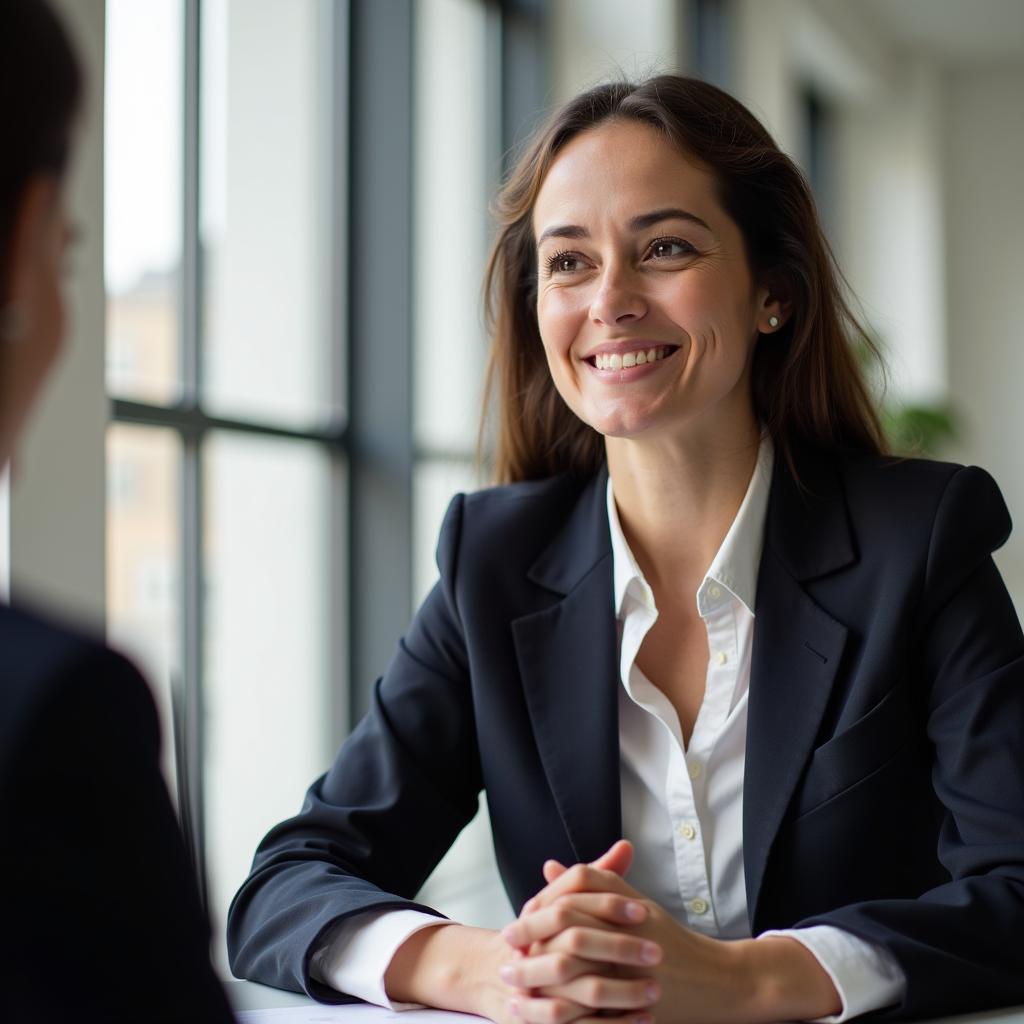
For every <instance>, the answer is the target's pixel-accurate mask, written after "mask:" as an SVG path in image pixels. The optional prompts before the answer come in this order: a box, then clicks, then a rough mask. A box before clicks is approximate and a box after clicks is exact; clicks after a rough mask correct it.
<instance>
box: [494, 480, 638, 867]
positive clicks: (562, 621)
mask: <svg viewBox="0 0 1024 1024" xmlns="http://www.w3.org/2000/svg"><path fill="white" fill-rule="evenodd" d="M607 481H608V474H607V472H606V471H603V472H601V473H599V474H598V475H597V477H595V479H594V480H593V481H591V483H590V484H588V485H587V487H586V489H585V490H584V491H583V493H582V494H581V496H580V498H579V500H578V501H577V503H576V506H575V508H574V509H573V512H572V514H571V515H570V517H569V520H568V521H567V523H566V525H565V527H564V528H563V529H562V530H561V532H560V533H559V534H558V535H557V536H556V537H555V539H554V541H552V543H551V544H550V545H549V546H548V548H547V549H546V550H545V551H544V553H543V554H542V555H541V557H540V558H539V559H538V560H537V562H536V563H535V564H534V565H533V567H532V568H531V570H530V573H529V578H530V579H531V580H533V582H535V583H537V584H539V585H540V586H542V587H544V588H545V589H546V590H549V591H551V592H553V593H554V594H556V595H558V596H559V598H560V599H559V600H556V601H555V602H554V603H553V604H551V605H549V606H548V607H546V608H544V609H543V610H542V611H539V612H534V613H532V614H530V615H525V616H523V617H522V618H519V619H516V620H514V621H513V623H512V633H513V637H514V639H515V646H516V656H517V659H518V663H519V671H520V673H521V676H522V680H523V689H524V692H525V695H526V701H527V706H528V708H529V712H530V718H531V721H532V724H533V731H534V736H535V737H536V742H537V747H538V752H539V754H540V758H541V761H542V763H543V765H544V771H545V774H546V776H547V780H548V785H549V786H550V787H551V792H552V794H553V795H554V799H555V803H556V805H557V807H558V811H559V814H560V815H561V817H562V821H563V823H564V825H565V829H566V833H567V834H568V836H569V841H570V843H571V845H572V848H573V851H574V852H575V854H576V858H577V859H578V860H580V861H590V860H594V859H595V858H596V857H598V856H599V855H600V854H602V853H603V852H604V851H605V850H606V849H607V848H608V847H609V846H610V845H611V844H612V843H613V842H614V841H615V840H616V839H618V838H620V837H621V834H622V821H621V806H620V792H619V723H618V704H617V684H618V666H617V663H616V658H617V639H616V622H615V609H614V607H613V600H614V599H613V587H612V553H611V541H610V539H609V534H608V517H607V512H606V506H605V496H606V487H607Z"/></svg>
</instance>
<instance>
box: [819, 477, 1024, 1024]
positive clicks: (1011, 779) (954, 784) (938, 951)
mask: <svg viewBox="0 0 1024 1024" xmlns="http://www.w3.org/2000/svg"><path fill="white" fill-rule="evenodd" d="M1009 532H1010V518H1009V514H1008V512H1007V510H1006V506H1005V504H1004V502H1003V499H1002V496H1001V494H1000V493H999V489H998V487H997V486H996V484H995V482H994V481H993V480H992V478H991V477H990V476H989V475H988V474H987V473H985V472H984V471H983V470H980V469H977V468H975V467H968V468H964V469H961V470H959V471H958V472H957V473H955V474H954V475H953V476H952V477H951V479H950V481H949V483H948V485H947V486H946V488H945V491H944V492H943V495H942V498H941V501H940V502H939V505H938V508H937V511H936V514H935V518H934V523H933V527H932V534H931V540H930V546H929V550H928V557H927V566H926V569H925V573H924V579H923V584H922V590H921V605H920V615H919V619H918V622H919V634H918V639H917V642H916V644H915V660H916V662H917V664H918V667H919V673H920V678H921V680H922V684H923V686H924V690H925V694H926V697H925V706H926V713H927V738H928V740H929V745H930V750H931V754H932V782H933V786H934V789H935V793H936V796H937V797H938V800H939V804H940V813H941V828H940V832H939V841H938V850H937V853H938V856H939V859H940V861H941V863H942V864H943V866H944V867H945V869H946V870H947V871H948V872H949V876H950V877H949V881H948V882H944V883H943V884H940V885H938V886H937V887H935V888H932V889H930V890H928V891H926V892H924V893H923V894H922V895H920V896H919V897H918V898H916V899H886V900H871V901H865V902H860V903H855V904H852V905H850V906H846V907H842V908H840V909H837V910H835V911H831V912H829V913H826V914H823V915H820V916H815V917H813V918H810V919H808V920H805V921H801V922H799V924H800V925H811V924H831V925H834V926H836V927H839V928H843V929H846V930H847V931H849V932H852V933H853V934H854V935H858V936H860V937H861V938H863V939H865V940H867V941H868V942H871V943H876V944H878V945H879V946H882V947H883V948H885V949H886V950H888V951H889V952H890V953H891V954H892V955H893V957H894V958H895V959H896V961H897V962H898V963H899V964H900V966H901V967H902V968H903V970H904V972H905V974H906V978H907V988H906V995H905V998H904V1001H903V1003H902V1004H901V1005H900V1006H897V1007H893V1008H892V1009H891V1010H889V1011H887V1012H885V1013H884V1014H883V1015H882V1016H884V1017H898V1018H900V1019H912V1018H915V1017H920V1016H931V1015H936V1014H948V1013H956V1012H962V1011H969V1010H979V1009H983V1008H985V1007H987V1006H999V1005H1009V1004H1014V1003H1020V1002H1024V637H1022V634H1021V628H1020V624H1019V622H1018V619H1017V616H1016V613H1015V611H1014V608H1013V605H1012V602H1011V600H1010V597H1009V595H1008V593H1007V591H1006V588H1005V586H1004V585H1003V581H1002V579H1001V578H1000V575H999V573H998V571H997V569H996V567H995V564H994V563H993V561H992V557H991V552H992V551H994V550H995V549H996V548H997V547H999V546H1000V545H1001V544H1002V543H1003V541H1004V540H1005V539H1006V537H1007V535H1008V534H1009ZM879 841H882V842H884V836H883V837H880V838H879ZM892 856H893V857H894V858H898V857H899V856H900V851H899V849H893V850H892Z"/></svg>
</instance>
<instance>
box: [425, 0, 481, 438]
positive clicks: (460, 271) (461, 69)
mask: <svg viewBox="0 0 1024 1024" xmlns="http://www.w3.org/2000/svg"><path fill="white" fill-rule="evenodd" d="M487 58H488V31H487V5H486V4H483V3H480V2H479V0H423V2H422V3H421V4H418V5H417V7H416V89H415V100H414V101H415V109H414V116H415V125H416V139H415V166H416V177H415V186H414V188H415V211H416V213H415V250H414V255H415V264H414V268H415V270H414V274H415V277H414V283H415V289H414V290H415V304H416V309H415V318H414V322H415V324H416V335H415V338H414V366H415V382H414V402H415V405H414V423H415V436H416V442H417V444H418V445H420V446H421V447H425V448H428V449H435V450H442V451H455V452H472V451H473V450H474V447H475V444H476V433H477V423H478V419H479V405H480V383H481V378H482V375H483V366H484V357H485V347H486V346H485V341H484V330H483V323H482V318H481V302H480V295H481V281H482V278H483V272H484V266H485V264H486V261H487V244H488V214H487V207H488V200H489V192H490V183H491V175H492V174H493V173H494V171H495V170H496V167H497V154H496V148H497V147H496V144H495V140H494V139H493V138H492V133H493V130H494V129H493V126H494V125H495V124H497V123H498V119H497V118H496V117H492V116H489V114H490V111H489V107H488V95H489V91H488V89H487V82H488V80H489V78H490V77H491V74H492V73H493V70H494V69H493V66H489V64H488V59H487ZM438 111H443V112H444V116H438ZM456 154H457V156H455V155H456ZM453 157H454V158H453Z"/></svg>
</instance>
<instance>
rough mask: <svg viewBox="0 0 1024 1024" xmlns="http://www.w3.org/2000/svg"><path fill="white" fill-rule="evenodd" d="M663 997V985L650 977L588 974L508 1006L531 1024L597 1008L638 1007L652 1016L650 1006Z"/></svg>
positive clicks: (563, 1020) (564, 1023)
mask: <svg viewBox="0 0 1024 1024" xmlns="http://www.w3.org/2000/svg"><path fill="white" fill-rule="evenodd" d="M660 997H661V989H660V988H659V987H658V985H657V983H656V982H654V981H651V980H650V979H641V980H625V979H615V978H602V977H594V976H584V977H580V978H576V979H574V980H573V981H570V982H569V983H568V984H566V985H564V986H561V987H559V988H557V989H552V990H550V991H546V992H544V993H542V994H538V995H527V994H525V993H524V994H520V995H517V996H514V997H513V998H512V999H511V1000H509V1005H508V1009H509V1013H510V1014H511V1015H512V1016H514V1017H518V1018H520V1019H521V1020H523V1021H527V1022H529V1024H569V1022H570V1021H577V1020H583V1019H587V1018H588V1017H594V1014H593V1011H594V1010H598V1011H601V1010H626V1011H634V1012H636V1013H638V1015H640V1016H643V1015H645V1014H646V1015H647V1018H648V1020H650V1019H651V1017H650V1008H651V1007H652V1006H653V1005H654V1004H655V1003H656V1002H657V1001H658V999H659V998H660ZM616 1016H618V1015H617V1014H616ZM594 1019H595V1020H596V1019H598V1018H596V1017H594Z"/></svg>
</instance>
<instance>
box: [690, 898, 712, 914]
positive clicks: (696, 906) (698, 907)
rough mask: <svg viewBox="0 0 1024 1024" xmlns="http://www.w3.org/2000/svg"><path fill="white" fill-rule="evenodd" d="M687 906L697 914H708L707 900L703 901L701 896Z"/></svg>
mask: <svg viewBox="0 0 1024 1024" xmlns="http://www.w3.org/2000/svg"><path fill="white" fill-rule="evenodd" d="M687 906H688V907H689V908H690V910H692V911H693V912H694V913H695V914H706V913H707V912H708V904H707V901H706V900H702V899H701V898H700V897H699V896H698V897H697V899H695V900H690V902H689V903H688V904H687Z"/></svg>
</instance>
